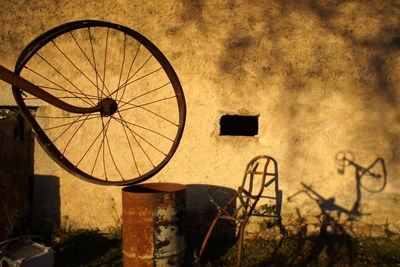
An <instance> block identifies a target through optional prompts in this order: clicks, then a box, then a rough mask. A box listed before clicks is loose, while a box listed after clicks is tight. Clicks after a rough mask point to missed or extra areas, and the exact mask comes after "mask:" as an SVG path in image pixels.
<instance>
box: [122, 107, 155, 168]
mask: <svg viewBox="0 0 400 267" xmlns="http://www.w3.org/2000/svg"><path fill="white" fill-rule="evenodd" d="M118 115H119V116H120V118H121V120H122V121H125V120H124V118H123V117H122V114H121V113H120V112H118ZM118 122H119V123H121V124H122V125H123V126H124V127H126V128H127V129H128V130H129V132H130V133H131V135H132V137H133V139H135V141H136V143H137V144H138V146H139V147H140V149H141V150H142V152H143V153H144V154H145V156H146V158H147V159H148V160H149V161H150V163H151V165H153V167H155V165H154V163H153V161H152V160H151V159H150V157H149V155H148V154H147V152H146V151H145V150H144V149H143V147H142V145H141V144H140V143H139V141H138V140H137V139H136V136H135V134H134V133H133V131H132V130H131V128H129V125H127V124H124V123H123V122H121V121H118Z"/></svg>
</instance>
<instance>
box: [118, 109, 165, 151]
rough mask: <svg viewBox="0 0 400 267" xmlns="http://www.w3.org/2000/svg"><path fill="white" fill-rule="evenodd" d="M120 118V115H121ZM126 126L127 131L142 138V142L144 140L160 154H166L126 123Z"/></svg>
mask: <svg viewBox="0 0 400 267" xmlns="http://www.w3.org/2000/svg"><path fill="white" fill-rule="evenodd" d="M121 118H122V117H121ZM126 126H127V127H128V129H129V131H131V133H133V134H135V135H136V136H137V137H139V138H140V139H142V140H143V141H144V142H146V143H147V144H148V145H150V146H151V147H152V148H154V149H155V150H157V151H158V152H160V153H161V154H163V155H164V156H167V154H165V153H164V152H163V151H161V150H160V149H159V148H157V147H156V146H154V145H153V144H152V143H150V142H149V141H147V140H146V139H145V138H144V137H142V136H141V135H140V134H138V133H137V132H135V131H134V130H132V129H131V128H129V126H128V125H127V124H126Z"/></svg>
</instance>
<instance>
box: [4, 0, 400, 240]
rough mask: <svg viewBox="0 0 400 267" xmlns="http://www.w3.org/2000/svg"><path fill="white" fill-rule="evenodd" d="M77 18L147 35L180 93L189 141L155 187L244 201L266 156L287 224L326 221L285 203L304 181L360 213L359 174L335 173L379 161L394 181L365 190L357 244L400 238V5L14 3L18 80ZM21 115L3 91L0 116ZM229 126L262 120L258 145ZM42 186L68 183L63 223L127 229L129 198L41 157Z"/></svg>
mask: <svg viewBox="0 0 400 267" xmlns="http://www.w3.org/2000/svg"><path fill="white" fill-rule="evenodd" d="M79 19H99V20H106V21H111V22H114V23H118V24H122V25H125V26H128V27H130V28H133V29H135V30H137V31H138V32H140V33H142V34H143V35H145V36H146V37H147V38H149V39H150V40H152V41H153V42H154V43H155V44H156V45H157V46H158V47H159V48H160V50H161V51H163V53H164V54H165V55H166V57H167V58H168V59H169V60H170V62H171V64H172V65H173V67H174V69H175V71H176V72H177V74H178V76H179V78H180V80H181V83H182V86H183V88H184V91H185V95H186V101H187V124H186V129H185V132H184V136H183V138H182V141H181V144H180V146H179V148H178V150H177V152H176V154H175V156H174V157H173V159H172V160H171V162H170V163H169V164H168V165H167V166H166V167H165V168H164V169H163V170H162V171H161V172H160V173H159V174H158V175H157V176H156V177H154V178H152V179H151V180H150V181H152V182H158V181H160V182H166V181H168V182H178V183H183V184H211V185H218V186H224V187H229V188H236V187H237V186H238V185H239V183H240V181H241V179H242V171H243V169H244V167H245V164H246V163H247V162H248V161H249V160H250V159H251V158H252V157H254V156H256V155H259V154H268V155H270V156H273V157H274V158H275V159H276V160H277V161H278V163H279V171H280V189H281V190H282V191H283V205H282V216H283V221H284V223H285V224H287V225H289V224H292V223H295V222H296V220H298V219H299V217H298V216H299V215H301V216H302V217H303V216H305V217H307V216H308V220H310V221H313V220H314V221H315V217H314V216H315V215H318V214H320V209H319V207H318V205H317V203H316V202H315V201H314V200H312V199H310V197H308V196H307V195H306V194H301V193H300V194H298V195H297V196H296V197H294V198H292V199H291V200H292V201H288V197H290V196H292V195H294V194H296V193H297V192H299V191H301V190H303V189H304V188H303V187H302V186H301V182H303V183H305V184H307V185H312V186H313V189H315V190H316V191H317V192H318V193H319V194H320V195H321V196H323V197H324V198H325V199H331V200H332V198H334V201H335V202H334V203H335V204H336V205H337V206H340V207H342V208H343V209H344V210H351V209H352V207H353V204H354V202H355V201H356V198H357V192H356V179H355V172H354V168H351V167H349V168H348V169H346V172H345V174H344V175H342V174H340V173H338V172H337V165H336V164H335V160H334V159H335V155H336V154H337V153H338V152H339V151H342V150H350V151H352V152H353V153H354V155H355V157H356V158H355V162H356V163H357V164H359V165H361V166H364V167H368V166H369V165H370V164H371V163H372V162H373V161H374V160H375V159H376V158H377V157H381V158H383V159H384V160H385V165H386V169H387V183H386V186H385V188H384V190H383V191H382V192H379V193H370V192H368V191H366V190H364V189H362V194H361V196H362V197H361V200H360V210H361V211H362V214H365V215H362V216H359V217H357V219H358V221H357V223H356V226H357V227H358V228H357V229H358V231H359V232H361V231H362V232H363V233H365V234H369V233H373V234H377V233H383V232H382V231H383V229H384V227H387V228H388V229H390V230H391V231H394V232H400V224H399V222H398V218H400V209H399V208H398V203H399V200H400V192H399V190H400V179H399V178H400V177H399V171H400V169H399V166H400V165H399V163H400V147H399V146H400V139H399V138H400V136H399V133H400V110H399V106H398V104H399V101H400V95H399V94H400V76H399V70H400V4H399V3H398V2H396V1H390V0H387V1H381V0H376V1H338V0H331V1H325V0H324V1H306V0H305V1H272V0H271V1H255V0H253V1H200V0H199V1H194V0H185V1H184V0H182V1H126V0H116V1H79V0H70V1H64V0H55V1H50V0H45V1H28V0H26V1H3V3H2V5H1V7H0V20H1V29H0V51H1V61H0V64H2V65H5V66H6V67H9V68H12V67H13V65H14V63H15V60H16V58H17V57H18V55H19V53H20V52H21V51H22V49H23V47H24V46H25V45H26V44H27V43H28V42H29V41H31V40H32V39H33V38H34V37H36V36H38V35H39V34H41V33H42V32H44V31H46V30H48V29H50V28H53V27H55V26H57V25H59V24H62V23H65V22H68V21H73V20H79ZM13 103H14V102H13V99H12V96H11V94H10V90H9V86H8V85H7V84H5V83H3V82H1V83H0V104H1V105H4V104H8V105H10V104H13ZM222 114H241V115H259V134H258V135H257V136H255V137H229V136H219V124H218V122H219V118H220V116H221V115H222ZM35 173H37V174H41V175H53V176H58V177H59V178H60V203H61V207H60V212H61V220H62V223H65V224H69V225H72V226H74V227H89V228H93V227H99V228H101V229H107V227H110V226H114V225H116V224H117V223H118V222H119V216H120V213H121V200H120V188H117V187H102V186H97V185H92V184H89V183H86V182H82V181H80V180H78V179H76V178H74V177H73V176H71V175H69V174H68V173H66V172H65V171H63V170H62V169H61V168H60V167H58V166H57V165H55V163H53V162H52V160H51V159H50V158H49V157H47V155H45V154H44V153H43V151H42V150H41V148H40V147H39V146H36V147H35ZM368 179H370V180H368ZM371 181H372V180H371V178H363V182H364V183H366V187H368V186H369V187H368V188H372V189H373V188H374V186H375V188H376V187H379V182H381V181H382V179H381V180H380V181H375V182H371ZM368 183H369V184H368ZM374 183H375V184H374ZM191 203H192V204H193V207H192V206H190V207H189V208H190V209H193V208H196V201H195V200H193V201H192V202H191ZM296 210H297V212H296ZM196 214H198V213H196Z"/></svg>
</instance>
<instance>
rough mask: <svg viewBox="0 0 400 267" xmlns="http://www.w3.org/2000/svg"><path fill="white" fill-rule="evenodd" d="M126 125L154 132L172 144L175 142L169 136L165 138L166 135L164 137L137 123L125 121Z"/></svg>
mask: <svg viewBox="0 0 400 267" xmlns="http://www.w3.org/2000/svg"><path fill="white" fill-rule="evenodd" d="M114 119H116V120H118V121H120V119H118V118H114ZM124 123H126V124H129V125H132V126H135V127H138V128H141V129H144V130H146V131H149V132H152V133H155V134H157V135H159V136H161V137H164V138H165V139H167V140H169V141H171V142H174V140H173V139H171V138H169V137H167V136H165V135H163V134H161V133H159V132H157V131H154V130H152V129H149V128H147V127H144V126H140V125H138V124H135V123H132V122H127V121H124Z"/></svg>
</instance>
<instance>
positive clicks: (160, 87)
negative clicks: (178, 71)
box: [120, 82, 171, 108]
mask: <svg viewBox="0 0 400 267" xmlns="http://www.w3.org/2000/svg"><path fill="white" fill-rule="evenodd" d="M170 83H171V82H167V83H166V84H164V85H161V86H159V87H157V88H155V89H152V90H150V91H147V92H146V93H143V94H141V95H138V96H135V97H134V98H132V99H130V100H129V101H127V102H125V101H120V103H122V105H121V106H120V108H121V107H123V106H125V105H132V104H131V102H132V101H134V100H136V99H138V98H140V97H142V96H145V95H148V94H150V93H153V92H156V91H158V90H160V89H162V88H164V87H165V86H167V85H168V84H170ZM133 106H136V105H135V104H133Z"/></svg>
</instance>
